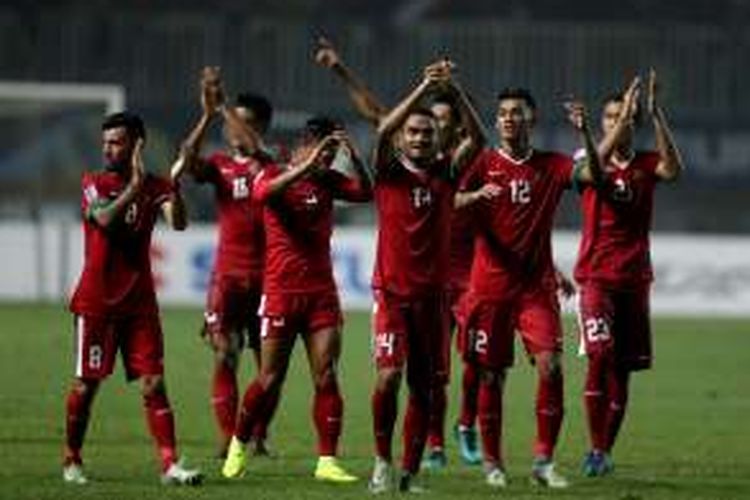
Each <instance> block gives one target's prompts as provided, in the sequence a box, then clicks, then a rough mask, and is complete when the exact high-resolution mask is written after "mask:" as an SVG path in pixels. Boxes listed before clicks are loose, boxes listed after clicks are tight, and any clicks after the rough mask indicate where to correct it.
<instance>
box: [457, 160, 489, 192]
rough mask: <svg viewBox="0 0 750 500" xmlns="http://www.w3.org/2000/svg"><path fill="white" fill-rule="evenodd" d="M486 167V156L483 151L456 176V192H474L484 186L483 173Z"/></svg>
mask: <svg viewBox="0 0 750 500" xmlns="http://www.w3.org/2000/svg"><path fill="white" fill-rule="evenodd" d="M486 167H487V154H486V153H485V152H484V151H483V152H480V153H479V154H477V156H476V158H474V159H473V160H472V161H471V162H470V163H469V164H468V165H467V166H466V168H464V169H463V170H462V171H461V172H460V173H459V175H458V179H457V189H458V191H475V190H477V189H479V188H481V187H482V185H483V184H484V182H483V180H484V172H485V170H486Z"/></svg>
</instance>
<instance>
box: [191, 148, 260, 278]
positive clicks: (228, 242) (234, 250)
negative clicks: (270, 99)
mask: <svg viewBox="0 0 750 500" xmlns="http://www.w3.org/2000/svg"><path fill="white" fill-rule="evenodd" d="M270 161H271V160H270V159H265V158H254V157H253V158H247V159H243V160H238V159H235V158H232V157H231V156H229V155H227V154H225V153H215V154H213V155H212V156H210V157H209V158H207V159H206V160H205V161H204V165H205V169H206V170H205V172H206V173H205V174H204V175H203V176H202V177H201V178H198V179H197V180H198V181H199V182H209V183H211V184H213V186H214V189H215V193H216V206H217V212H218V225H219V242H218V245H217V248H216V253H215V261H214V273H215V274H217V275H224V276H233V277H238V278H241V279H247V280H249V281H250V282H251V283H260V282H261V281H262V279H263V217H262V210H260V209H259V208H258V207H256V206H255V205H256V204H255V203H253V199H252V190H253V182H254V181H255V177H256V176H257V175H258V173H259V172H260V171H261V170H262V169H263V168H264V166H265V165H267V164H269V163H270Z"/></svg>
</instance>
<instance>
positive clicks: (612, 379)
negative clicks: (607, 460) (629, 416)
mask: <svg viewBox="0 0 750 500" xmlns="http://www.w3.org/2000/svg"><path fill="white" fill-rule="evenodd" d="M629 382H630V373H629V372H627V371H621V370H615V369H613V370H612V371H611V372H610V374H609V377H608V383H607V392H608V393H609V406H608V407H607V430H606V433H607V434H606V439H607V447H606V448H605V450H606V451H607V452H609V451H610V450H611V449H612V447H613V446H614V445H615V440H616V439H617V434H618V433H619V432H620V427H621V426H622V421H623V419H624V418H625V408H626V406H627V403H628V386H629Z"/></svg>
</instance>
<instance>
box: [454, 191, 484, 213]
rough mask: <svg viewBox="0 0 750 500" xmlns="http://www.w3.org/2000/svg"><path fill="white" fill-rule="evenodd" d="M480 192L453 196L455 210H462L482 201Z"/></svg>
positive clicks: (464, 192) (461, 193) (463, 192)
mask: <svg viewBox="0 0 750 500" xmlns="http://www.w3.org/2000/svg"><path fill="white" fill-rule="evenodd" d="M481 199H482V197H481V195H480V194H479V191H460V192H458V193H456V194H455V195H454V196H453V208H454V209H455V210H461V209H463V208H466V207H469V206H471V205H473V204H474V203H476V202H478V201H479V200H481Z"/></svg>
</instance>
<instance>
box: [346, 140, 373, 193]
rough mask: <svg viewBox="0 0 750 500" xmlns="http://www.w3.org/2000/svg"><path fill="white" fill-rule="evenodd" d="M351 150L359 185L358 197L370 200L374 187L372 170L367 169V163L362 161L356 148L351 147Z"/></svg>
mask: <svg viewBox="0 0 750 500" xmlns="http://www.w3.org/2000/svg"><path fill="white" fill-rule="evenodd" d="M349 152H350V154H351V159H352V167H354V172H355V174H356V176H357V182H358V186H359V189H358V193H357V197H358V198H359V199H361V200H363V201H367V200H370V199H371V198H372V188H373V185H372V178H371V177H370V172H369V171H368V170H367V167H366V166H365V163H364V162H363V161H362V159H361V158H360V156H359V154H358V153H357V152H356V151H355V150H353V149H350V150H349Z"/></svg>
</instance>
